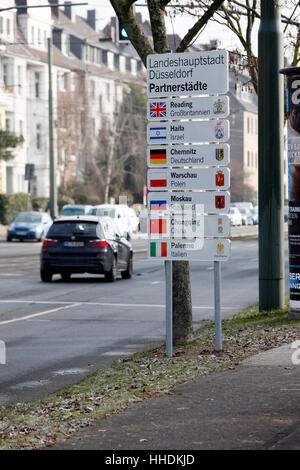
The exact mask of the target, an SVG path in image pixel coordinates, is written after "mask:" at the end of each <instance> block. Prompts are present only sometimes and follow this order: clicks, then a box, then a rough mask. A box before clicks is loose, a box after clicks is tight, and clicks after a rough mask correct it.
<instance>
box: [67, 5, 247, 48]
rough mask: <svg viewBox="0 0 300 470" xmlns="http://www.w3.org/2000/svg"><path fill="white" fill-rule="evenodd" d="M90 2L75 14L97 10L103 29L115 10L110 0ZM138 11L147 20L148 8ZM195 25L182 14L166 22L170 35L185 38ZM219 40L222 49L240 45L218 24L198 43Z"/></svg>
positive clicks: (99, 25) (99, 22)
mask: <svg viewBox="0 0 300 470" xmlns="http://www.w3.org/2000/svg"><path fill="white" fill-rule="evenodd" d="M77 1H78V2H81V1H84V0H74V3H76V2H77ZM86 1H87V2H88V5H87V6H80V7H79V6H78V7H76V10H75V12H76V13H77V14H80V15H83V16H86V14H85V11H86V10H92V9H94V8H95V9H96V10H97V12H98V21H97V28H98V29H103V27H104V26H105V25H106V23H107V21H108V20H109V19H110V17H111V16H114V15H115V12H114V9H113V8H112V6H111V4H110V2H109V0H86ZM137 3H138V4H142V3H144V0H139V1H138V2H137ZM136 11H138V12H141V13H142V15H143V18H144V19H146V17H147V16H146V15H147V8H146V7H136ZM194 23H195V20H194V19H191V17H190V16H189V15H184V16H182V15H181V14H179V15H177V17H176V18H174V19H172V21H171V20H170V18H169V15H168V19H167V21H166V26H167V30H168V33H169V34H172V33H173V32H175V33H177V34H179V36H181V37H183V36H184V35H185V33H186V32H187V31H188V29H189V28H190V27H192V26H193V25H194ZM216 37H217V38H219V39H221V48H224V49H227V50H234V49H236V47H237V46H238V45H239V42H238V40H237V38H236V37H235V36H234V35H233V34H232V33H230V32H229V29H228V28H227V27H226V26H223V27H222V26H219V25H216V23H213V24H210V25H209V26H207V27H206V28H205V30H204V31H203V32H202V33H201V35H200V37H199V40H198V41H197V42H196V43H199V44H203V43H206V42H208V41H209V40H212V39H216Z"/></svg>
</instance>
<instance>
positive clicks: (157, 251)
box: [150, 242, 167, 258]
mask: <svg viewBox="0 0 300 470" xmlns="http://www.w3.org/2000/svg"><path fill="white" fill-rule="evenodd" d="M166 256H167V243H166V242H150V257H151V258H155V257H157V258H165V257H166Z"/></svg>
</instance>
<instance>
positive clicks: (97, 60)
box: [96, 49, 102, 64]
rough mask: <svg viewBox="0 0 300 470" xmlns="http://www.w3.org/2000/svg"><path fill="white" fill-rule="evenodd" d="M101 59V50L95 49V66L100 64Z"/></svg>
mask: <svg viewBox="0 0 300 470" xmlns="http://www.w3.org/2000/svg"><path fill="white" fill-rule="evenodd" d="M101 57H102V52H101V49H97V53H96V62H97V64H101Z"/></svg>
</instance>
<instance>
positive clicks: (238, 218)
mask: <svg viewBox="0 0 300 470" xmlns="http://www.w3.org/2000/svg"><path fill="white" fill-rule="evenodd" d="M228 215H229V219H230V223H231V225H242V214H241V213H240V211H239V210H238V208H237V207H230V210H229V214H228Z"/></svg>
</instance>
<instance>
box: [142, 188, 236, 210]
mask: <svg viewBox="0 0 300 470" xmlns="http://www.w3.org/2000/svg"><path fill="white" fill-rule="evenodd" d="M198 204H201V205H202V206H203V212H204V213H205V214H226V213H228V212H229V209H230V195H229V193H228V192H227V191H207V192H179V191H176V192H151V193H149V194H148V200H147V207H148V209H149V210H150V211H151V212H154V211H155V212H160V211H161V212H162V211H170V212H171V213H172V214H173V213H176V212H177V213H179V214H182V212H183V211H189V210H195V209H196V205H198Z"/></svg>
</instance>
